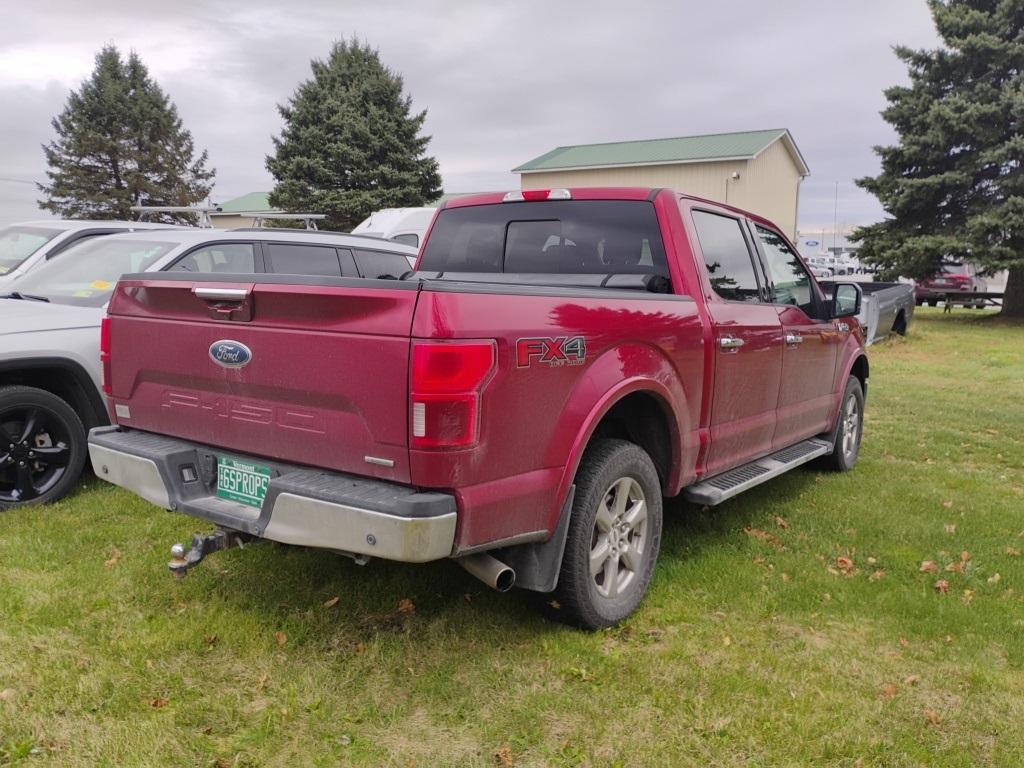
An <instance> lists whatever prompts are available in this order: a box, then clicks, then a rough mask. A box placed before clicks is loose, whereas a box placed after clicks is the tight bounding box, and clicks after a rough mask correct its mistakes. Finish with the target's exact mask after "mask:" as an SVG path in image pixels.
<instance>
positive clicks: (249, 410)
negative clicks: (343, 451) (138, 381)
mask: <svg viewBox="0 0 1024 768" xmlns="http://www.w3.org/2000/svg"><path fill="white" fill-rule="evenodd" d="M160 404H161V405H162V406H163V407H164V408H170V409H172V410H175V409H180V410H193V409H196V408H201V409H202V410H204V411H207V412H208V413H209V414H210V415H211V416H216V417H218V418H222V419H232V420H234V421H244V422H248V423H250V424H276V425H277V426H279V427H283V428H285V429H297V430H301V431H303V432H313V433H315V434H319V435H322V434H324V432H325V431H326V430H325V427H324V420H323V416H322V415H321V414H318V413H313V412H311V411H304V410H301V409H297V408H293V407H284V406H280V405H262V404H260V403H259V402H258V401H255V400H243V399H241V398H237V397H227V396H224V395H216V394H213V393H205V392H200V393H196V392H182V391H180V390H172V389H167V390H164V393H163V397H162V398H161V403H160Z"/></svg>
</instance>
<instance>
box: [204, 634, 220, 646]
mask: <svg viewBox="0 0 1024 768" xmlns="http://www.w3.org/2000/svg"><path fill="white" fill-rule="evenodd" d="M203 642H204V643H206V644H207V645H216V644H217V636H216V635H203Z"/></svg>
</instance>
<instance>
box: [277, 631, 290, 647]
mask: <svg viewBox="0 0 1024 768" xmlns="http://www.w3.org/2000/svg"><path fill="white" fill-rule="evenodd" d="M274 639H275V640H276V641H277V645H278V647H282V646H284V644H285V643H287V642H288V633H287V632H282V631H281V630H278V631H277V632H275V633H274Z"/></svg>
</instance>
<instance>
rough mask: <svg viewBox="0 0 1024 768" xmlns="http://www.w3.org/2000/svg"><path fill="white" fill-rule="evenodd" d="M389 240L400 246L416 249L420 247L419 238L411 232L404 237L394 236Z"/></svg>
mask: <svg viewBox="0 0 1024 768" xmlns="http://www.w3.org/2000/svg"><path fill="white" fill-rule="evenodd" d="M391 239H392V240H394V241H395V242H396V243H402V245H411V246H412V247H413V248H418V247H419V245H420V236H419V235H417V234H415V233H413V232H409V233H407V234H404V235H395V236H394V237H392V238H391Z"/></svg>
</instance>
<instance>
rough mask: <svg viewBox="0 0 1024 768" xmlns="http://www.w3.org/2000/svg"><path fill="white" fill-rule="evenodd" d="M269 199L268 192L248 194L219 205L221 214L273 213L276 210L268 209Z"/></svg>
mask: <svg viewBox="0 0 1024 768" xmlns="http://www.w3.org/2000/svg"><path fill="white" fill-rule="evenodd" d="M269 197H270V193H269V192H250V193H249V194H248V195H242V196H241V197H236V198H234V199H233V200H228V201H227V202H224V203H221V204H220V207H221V209H222V212H223V213H250V212H251V213H263V212H268V211H274V210H276V209H275V208H271V207H270V202H269V201H268V199H267V198H269Z"/></svg>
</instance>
